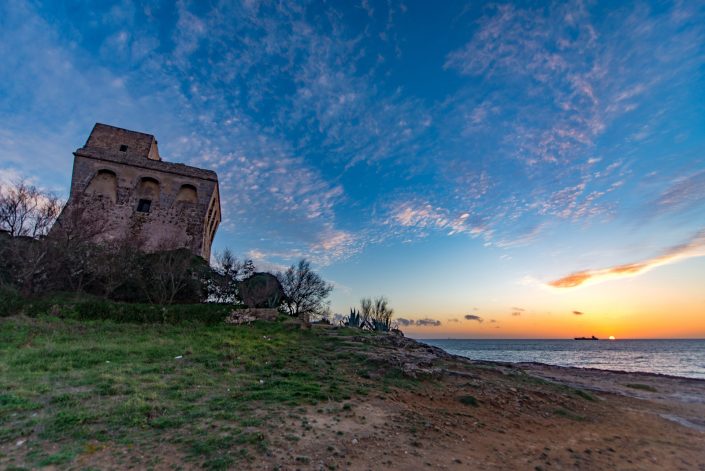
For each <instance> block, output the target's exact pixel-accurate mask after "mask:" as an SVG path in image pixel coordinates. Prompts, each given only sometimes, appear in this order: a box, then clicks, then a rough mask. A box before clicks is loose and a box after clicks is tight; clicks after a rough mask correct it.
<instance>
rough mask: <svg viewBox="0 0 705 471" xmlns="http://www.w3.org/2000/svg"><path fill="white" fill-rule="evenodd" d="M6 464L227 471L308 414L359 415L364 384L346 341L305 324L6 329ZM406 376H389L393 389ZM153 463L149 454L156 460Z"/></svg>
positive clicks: (10, 325) (0, 356) (1, 350)
mask: <svg viewBox="0 0 705 471" xmlns="http://www.w3.org/2000/svg"><path fill="white" fill-rule="evenodd" d="M0 323H1V324H0V443H1V444H2V448H0V449H1V450H2V451H1V453H2V455H0V463H4V464H5V465H7V466H32V467H34V466H41V465H48V464H58V465H69V464H71V463H72V462H73V461H74V460H75V459H76V458H77V457H79V456H81V455H85V454H90V453H93V452H96V451H98V450H101V449H103V448H105V447H108V446H110V447H115V446H117V447H118V448H121V449H124V450H130V449H138V450H139V453H126V454H125V455H124V458H122V461H120V459H121V458H120V456H119V455H118V456H117V457H116V458H115V459H117V460H118V461H117V462H115V463H114V465H119V466H120V467H123V466H128V465H131V464H132V465H137V466H139V467H144V466H148V465H157V464H159V462H160V460H162V459H163V457H160V456H159V455H160V453H163V448H164V447H165V446H166V447H168V448H169V449H172V448H173V449H174V450H176V451H177V452H178V453H179V454H180V455H182V456H183V457H184V459H185V460H186V461H187V462H190V463H191V464H193V465H202V466H204V467H206V468H210V469H222V468H226V467H228V466H232V465H233V464H234V463H236V462H238V461H241V460H251V459H253V457H255V456H257V455H259V454H263V453H267V450H268V446H269V440H268V436H267V430H268V429H271V428H272V427H277V426H278V425H279V423H280V420H281V418H280V416H281V415H283V414H290V413H292V412H293V413H295V411H296V408H297V407H298V406H316V405H325V407H326V408H331V407H333V408H338V409H341V410H342V409H343V408H346V407H348V408H349V407H350V405H348V404H346V401H348V400H350V399H351V398H353V397H355V396H360V395H366V394H368V393H369V391H370V387H374V388H376V389H380V388H381V389H384V388H388V386H389V384H388V382H387V381H381V382H379V381H369V380H367V381H366V380H364V379H363V378H361V377H360V376H359V375H358V374H356V372H355V371H354V370H355V366H354V365H355V363H356V362H355V361H354V359H355V355H356V354H355V352H353V351H351V350H349V349H345V348H344V347H345V345H346V339H347V338H348V337H350V336H352V335H360V332H359V331H351V330H347V329H339V330H336V331H334V332H327V333H323V332H321V331H318V330H316V329H313V330H302V329H300V328H299V326H298V325H297V324H287V323H284V322H278V323H255V324H253V325H251V326H238V327H235V326H226V325H223V324H221V325H205V324H199V323H194V324H181V325H165V324H130V323H114V322H110V321H103V320H101V321H90V322H85V321H84V322H79V321H73V320H61V319H57V318H52V317H47V316H45V317H40V318H28V317H9V318H4V319H0ZM395 378H396V376H395V375H394V374H393V373H392V372H390V381H394V380H395ZM150 454H151V455H152V456H149V455H150Z"/></svg>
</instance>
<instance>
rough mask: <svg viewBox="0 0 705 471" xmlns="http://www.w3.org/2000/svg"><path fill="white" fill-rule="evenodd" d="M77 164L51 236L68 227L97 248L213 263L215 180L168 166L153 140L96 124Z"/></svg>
mask: <svg viewBox="0 0 705 471" xmlns="http://www.w3.org/2000/svg"><path fill="white" fill-rule="evenodd" d="M74 156H75V157H74V163H73V175H72V178H71V194H70V196H69V200H68V202H67V204H66V207H65V208H64V210H63V211H62V213H61V215H60V216H59V219H58V221H57V224H55V226H54V229H53V231H54V230H61V228H62V227H63V228H66V227H68V226H69V225H73V226H75V227H76V228H78V230H79V231H81V230H82V231H84V232H86V234H84V235H86V237H87V238H89V239H91V240H93V241H94V242H97V243H100V242H110V241H114V240H130V241H131V242H133V243H134V244H136V245H137V247H138V248H139V249H141V250H143V251H145V252H154V251H159V250H173V249H179V248H187V249H189V250H190V251H191V252H192V253H193V254H195V255H198V256H201V257H202V258H204V259H205V260H206V261H208V260H210V252H211V244H212V243H213V238H214V237H215V233H216V230H217V229H218V225H219V224H220V220H221V212H220V196H219V191H218V176H217V175H216V173H215V172H213V171H212V170H204V169H200V168H196V167H190V166H188V165H184V164H179V163H171V162H165V161H163V160H162V158H161V156H160V155H159V149H158V148H157V140H156V139H155V137H154V136H153V135H151V134H144V133H141V132H136V131H129V130H127V129H122V128H117V127H114V126H108V125H106V124H100V123H97V124H96V125H95V126H94V127H93V131H92V132H91V134H90V136H89V137H88V140H87V141H86V144H85V145H84V146H83V147H81V148H80V149H77V150H76V152H74Z"/></svg>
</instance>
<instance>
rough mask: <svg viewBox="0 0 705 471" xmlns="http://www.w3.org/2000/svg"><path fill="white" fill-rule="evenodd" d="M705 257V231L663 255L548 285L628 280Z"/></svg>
mask: <svg viewBox="0 0 705 471" xmlns="http://www.w3.org/2000/svg"><path fill="white" fill-rule="evenodd" d="M704 255H705V229H703V230H701V231H699V232H698V233H696V234H695V236H693V237H692V238H691V239H690V240H689V241H688V242H685V243H683V244H680V245H677V246H675V247H672V248H670V249H668V250H666V251H665V252H663V253H662V254H661V255H658V256H656V257H653V258H650V259H648V260H643V261H641V262H635V263H627V264H624V265H616V266H613V267H609V268H602V269H598V270H583V271H577V272H574V273H571V274H570V275H567V276H564V277H563V278H559V279H557V280H554V281H551V282H549V283H547V285H548V286H550V287H553V288H575V287H578V286H581V285H583V284H591V283H598V282H600V281H606V280H610V279H616V278H626V277H630V276H636V275H639V274H641V273H644V272H647V271H649V270H651V269H652V268H654V267H658V266H661V265H666V264H668V263H673V262H676V261H678V260H683V259H686V258H692V257H701V256H704Z"/></svg>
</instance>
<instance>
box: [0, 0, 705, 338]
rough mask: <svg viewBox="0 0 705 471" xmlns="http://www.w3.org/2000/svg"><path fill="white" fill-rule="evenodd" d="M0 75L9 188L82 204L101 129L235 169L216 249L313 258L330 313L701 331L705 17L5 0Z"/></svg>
mask: <svg viewBox="0 0 705 471" xmlns="http://www.w3.org/2000/svg"><path fill="white" fill-rule="evenodd" d="M0 56H2V57H3V60H2V61H0V76H1V77H3V79H2V80H1V81H0V178H2V179H4V180H8V179H12V178H17V177H19V176H24V177H29V178H31V179H32V180H33V181H34V182H35V183H36V184H38V185H40V186H42V187H44V188H48V189H51V190H53V191H56V192H57V193H59V194H64V195H65V194H66V193H67V191H68V187H69V183H70V173H71V162H72V155H71V152H72V151H73V150H75V149H76V148H77V147H80V146H81V145H82V144H83V142H84V141H85V139H86V138H87V136H88V133H89V132H90V129H91V127H92V125H93V124H94V123H95V122H104V123H108V124H113V125H117V126H121V127H125V128H128V129H134V130H139V131H143V132H149V133H152V134H154V135H156V136H157V139H158V140H159V145H160V151H161V154H162V156H163V157H164V158H165V159H166V160H169V161H180V162H185V163H188V164H191V165H196V166H201V167H206V168H212V169H214V170H216V171H217V172H218V175H219V178H220V184H221V192H222V203H223V216H224V220H223V224H222V225H221V228H220V230H219V233H218V235H217V237H216V243H215V246H216V250H218V249H222V248H224V247H226V246H229V247H231V248H232V249H233V250H234V251H235V252H236V253H239V254H241V255H242V256H246V257H252V258H254V259H255V261H256V262H257V263H258V264H259V266H261V267H265V268H268V267H269V268H272V267H278V266H282V265H286V264H289V263H291V262H293V261H295V260H296V259H298V258H300V257H307V258H310V259H311V260H312V261H313V262H314V264H315V265H316V267H318V269H320V270H321V272H322V273H323V274H324V276H325V277H326V278H328V279H329V280H331V281H333V282H334V283H335V284H336V290H335V292H334V295H333V303H332V307H333V310H334V311H335V312H346V311H347V309H348V307H350V306H352V305H353V304H355V303H357V300H358V299H359V298H360V297H361V296H375V295H380V294H386V295H387V296H388V297H389V298H390V300H391V303H392V306H394V307H396V309H397V315H398V316H399V317H402V318H404V319H412V320H420V319H424V318H429V319H433V320H438V321H441V325H440V326H436V327H424V326H419V328H418V329H417V330H418V332H416V331H415V330H414V329H415V328H416V327H415V326H414V327H412V326H409V330H411V331H412V332H416V334H417V335H426V336H430V335H450V334H451V333H452V334H453V335H468V336H498V335H499V336H502V335H504V336H522V333H525V334H526V335H527V336H529V335H539V336H540V335H542V333H541V332H544V331H541V325H542V323H545V322H558V321H555V320H550V321H549V317H546V316H556V317H559V316H565V319H566V320H565V322H571V323H573V322H577V320H578V319H579V320H580V322H585V321H584V319H588V318H589V316H590V315H593V317H594V318H595V319H600V322H602V324H600V325H604V323H606V322H609V321H610V320H613V321H614V320H615V319H616V318H617V317H619V316H627V317H629V316H632V317H629V319H632V321H633V322H636V323H638V321H637V319H638V316H639V315H641V313H642V312H643V310H644V309H645V308H644V306H642V304H641V303H643V302H645V300H648V302H649V306H651V307H649V308H648V309H651V308H652V307H653V306H661V305H663V306H666V305H668V304H669V303H671V301H673V299H674V298H677V299H679V300H680V301H683V302H686V305H684V306H685V307H683V308H682V309H683V310H684V311H687V312H688V313H690V314H687V315H689V316H700V317H705V316H703V315H704V314H705V295H703V294H702V292H701V291H700V288H701V287H702V280H703V275H705V263H704V262H703V257H700V255H702V254H703V248H704V247H705V241H704V239H705V235H704V233H703V232H702V231H703V229H705V2H702V1H687V2H685V1H684V2H591V1H585V2H579V1H578V2H575V1H573V2H510V3H505V2H497V3H486V4H483V3H481V2H453V1H447V2H411V1H405V2H393V1H390V2H373V1H362V2H354V1H353V2H291V3H290V4H288V5H287V4H286V3H285V2H284V3H279V2H259V1H254V0H253V1H244V2H226V1H223V2H185V1H182V2H176V3H171V2H158V1H144V2H141V1H123V2H114V3H113V2H81V1H66V2H50V1H47V2H42V1H31V2H29V1H17V0H8V1H6V2H2V4H1V5H0ZM636 262H639V263H641V264H642V265H643V266H642V265H640V266H639V267H636V268H634V269H633V270H614V269H613V268H614V267H615V266H617V267H618V266H619V265H622V264H627V263H636ZM666 265H668V266H666ZM575 272H586V273H589V276H588V277H587V278H585V277H583V278H585V279H587V280H588V281H589V282H590V283H592V282H593V281H594V282H596V284H598V285H599V286H600V288H599V291H596V292H592V291H590V290H592V289H594V288H584V287H583V286H582V283H580V286H578V285H575V286H573V285H570V286H563V287H560V286H561V284H560V283H559V284H554V285H551V282H553V281H557V280H560V279H563V278H565V277H567V276H568V275H570V274H572V273H575ZM571 280H574V278H571ZM624 283H628V285H623V284H624ZM585 284H586V285H587V284H589V283H585ZM654 286H661V287H662V286H669V287H672V290H671V291H670V292H667V293H664V292H660V291H658V290H655V289H652V288H653V287H654ZM586 290H587V291H586ZM558 291H562V292H560V293H557V292H558ZM568 291H570V292H571V293H572V294H565V293H563V292H568ZM632 291H633V293H632ZM575 292H577V294H576V293H575ZM657 292H658V293H660V294H655V293H657ZM586 293H589V294H590V296H587V295H586ZM639 293H641V294H639ZM645 293H646V294H645ZM604 299H607V300H610V302H611V303H612V306H614V305H620V306H623V307H622V308H621V310H620V311H619V312H617V311H614V310H613V309H608V308H605V307H604V306H603V304H601V303H602V301H601V300H604ZM515 308H517V309H519V310H517V309H515ZM654 309H655V308H654ZM664 309H666V308H665V307H664V308H663V309H661V310H658V309H657V310H655V311H654V313H653V314H652V315H653V316H654V319H656V318H658V316H661V318H663V317H664V316H665V315H666V314H667V312H666V311H664ZM613 311H614V312H613ZM574 312H580V313H581V314H574ZM473 313H480V314H473ZM516 313H519V314H516ZM470 315H477V316H480V317H481V319H482V320H483V322H479V321H475V320H473V319H471V320H465V316H470ZM532 315H533V316H534V317H533V318H532V317H531V316H532ZM542 316H543V317H542ZM700 317H698V318H700ZM453 319H457V322H456V321H454V320H453ZM531 319H533V320H531ZM560 319H563V318H560ZM686 319H690V317H686V318H684V320H683V322H685V321H686ZM491 321H494V322H491ZM520 321H521V322H526V325H523V324H519V322H520ZM530 322H533V324H529V323H530ZM560 322H563V321H562V320H561V321H560ZM615 322H616V321H615ZM422 324H423V322H422ZM491 324H494V325H491ZM627 324H628V323H627ZM627 324H625V325H627ZM561 325H563V324H561ZM566 325H567V327H566V328H568V327H571V328H572V326H573V325H574V324H566ZM620 325H621V324H620ZM576 326H577V327H580V325H576ZM595 328H597V327H595ZM625 328H626V327H625ZM502 329H504V330H502ZM632 332H639V331H638V329H636V330H632ZM674 332H675V331H674ZM544 333H545V335H550V332H548V331H545V332H544ZM586 333H587V332H586ZM691 333H692V334H693V335H703V336H705V324H698V326H697V327H695V330H692V331H691ZM630 334H631V333H630V332H627V335H630ZM644 335H646V334H644ZM673 335H681V334H678V333H677V332H676V333H674V334H673ZM682 335H686V334H682Z"/></svg>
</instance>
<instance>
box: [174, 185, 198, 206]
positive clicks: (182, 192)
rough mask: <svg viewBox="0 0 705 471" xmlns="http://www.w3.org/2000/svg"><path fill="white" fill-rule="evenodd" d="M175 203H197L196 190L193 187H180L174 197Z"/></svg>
mask: <svg viewBox="0 0 705 471" xmlns="http://www.w3.org/2000/svg"><path fill="white" fill-rule="evenodd" d="M176 201H177V202H178V201H182V202H184V203H198V190H196V187H195V186H193V185H181V188H179V193H177V195H176Z"/></svg>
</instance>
